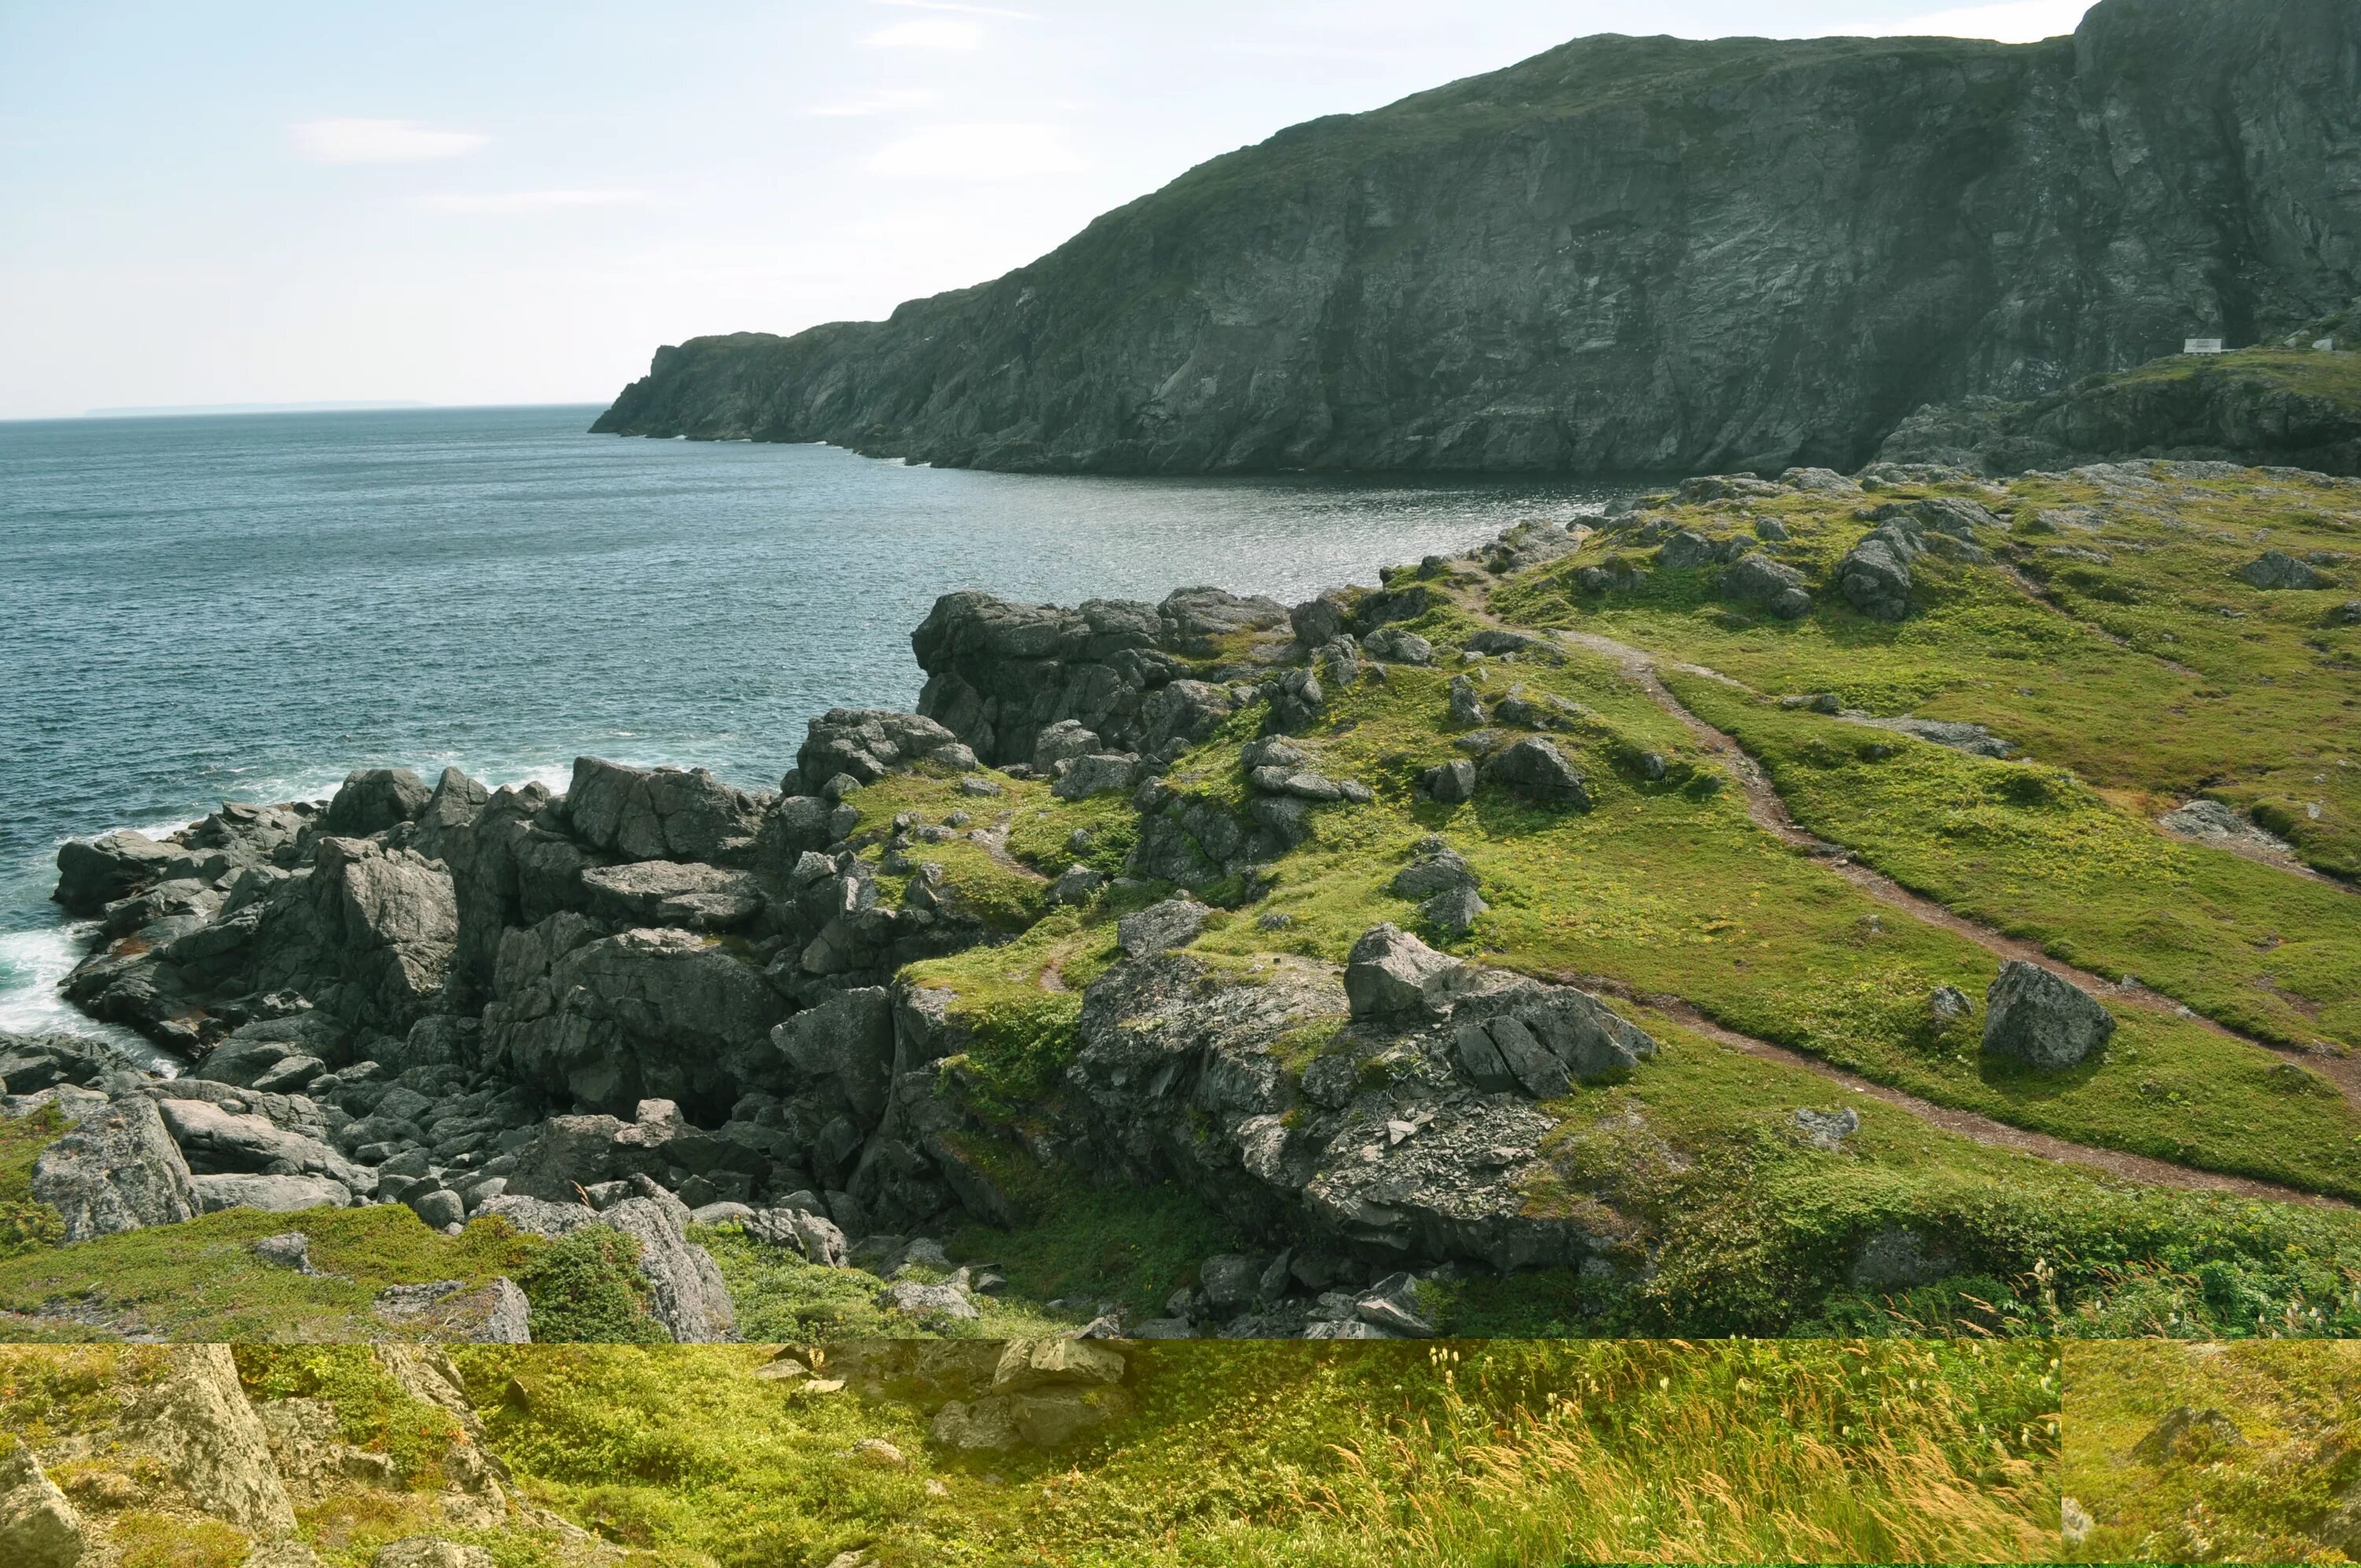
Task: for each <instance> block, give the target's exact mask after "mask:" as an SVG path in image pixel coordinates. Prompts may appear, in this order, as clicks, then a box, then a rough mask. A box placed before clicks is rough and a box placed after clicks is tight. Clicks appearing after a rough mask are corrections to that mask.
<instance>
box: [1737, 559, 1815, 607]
mask: <svg viewBox="0 0 2361 1568" xmlns="http://www.w3.org/2000/svg"><path fill="white" fill-rule="evenodd" d="M1721 592H1722V594H1723V595H1724V596H1725V597H1726V598H1734V599H1737V600H1739V601H1741V603H1745V604H1753V605H1760V606H1762V607H1763V609H1767V610H1769V611H1770V612H1771V613H1772V614H1773V615H1775V616H1777V617H1779V619H1780V620H1795V619H1796V618H1797V617H1798V616H1803V615H1808V614H1809V613H1811V609H1812V596H1811V594H1810V593H1809V592H1808V591H1807V590H1806V588H1805V587H1804V574H1803V573H1801V572H1798V571H1797V570H1795V567H1793V566H1790V565H1785V564H1784V563H1782V562H1778V561H1774V560H1773V559H1772V558H1771V557H1770V556H1768V555H1765V554H1763V553H1762V552H1761V551H1759V550H1757V551H1750V552H1748V553H1747V554H1743V555H1741V556H1740V557H1739V558H1738V559H1737V560H1735V561H1733V562H1731V563H1730V566H1729V568H1728V569H1727V570H1725V571H1724V572H1723V573H1722V574H1721Z"/></svg>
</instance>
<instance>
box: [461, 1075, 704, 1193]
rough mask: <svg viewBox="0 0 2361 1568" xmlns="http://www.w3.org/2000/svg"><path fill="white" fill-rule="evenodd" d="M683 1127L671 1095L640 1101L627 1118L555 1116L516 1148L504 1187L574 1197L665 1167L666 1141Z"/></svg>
mask: <svg viewBox="0 0 2361 1568" xmlns="http://www.w3.org/2000/svg"><path fill="white" fill-rule="evenodd" d="M685 1130H686V1124H684V1123H683V1122H682V1121H681V1120H680V1116H679V1108H678V1107H677V1106H675V1105H674V1104H673V1103H672V1102H670V1101H667V1100H648V1101H642V1102H641V1103H640V1104H639V1105H638V1106H635V1107H634V1108H633V1120H632V1121H631V1122H628V1123H626V1122H621V1121H619V1120H617V1119H616V1118H615V1117H613V1116H609V1115H606V1114H604V1113H594V1114H590V1115H579V1116H552V1117H550V1118H548V1119H547V1120H546V1121H544V1122H543V1123H542V1124H541V1125H540V1126H539V1127H538V1128H536V1129H535V1130H534V1132H533V1136H532V1137H531V1138H530V1139H528V1140H527V1141H526V1143H525V1145H524V1146H523V1147H522V1148H521V1149H520V1150H518V1151H517V1156H516V1165H515V1166H514V1168H511V1170H510V1172H509V1174H508V1186H507V1188H506V1189H505V1190H506V1191H507V1192H508V1193H509V1194H511V1196H513V1197H518V1198H539V1199H545V1200H547V1201H550V1202H554V1203H573V1202H576V1201H578V1192H579V1190H584V1189H588V1188H593V1187H597V1186H599V1185H600V1184H602V1183H605V1182H609V1181H626V1180H629V1179H631V1177H632V1176H635V1175H644V1174H650V1173H653V1172H654V1171H657V1170H660V1169H662V1168H664V1165H665V1164H666V1163H668V1162H667V1161H666V1158H665V1154H664V1150H665V1146H666V1145H668V1144H669V1143H670V1142H671V1141H672V1139H673V1137H674V1136H675V1135H676V1134H678V1133H681V1132H683V1131H685Z"/></svg>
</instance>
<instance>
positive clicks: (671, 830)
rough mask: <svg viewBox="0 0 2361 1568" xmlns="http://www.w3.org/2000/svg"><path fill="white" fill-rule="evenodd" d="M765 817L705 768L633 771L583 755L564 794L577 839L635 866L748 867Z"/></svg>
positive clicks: (751, 799)
mask: <svg viewBox="0 0 2361 1568" xmlns="http://www.w3.org/2000/svg"><path fill="white" fill-rule="evenodd" d="M762 815H763V813H762V805H761V803H760V802H758V801H757V800H756V799H755V798H754V797H753V796H752V795H748V794H747V793H745V792H744V791H743V790H739V789H733V788H731V787H730V785H728V784H723V783H722V782H721V781H720V780H719V779H717V778H715V777H714V776H713V775H712V774H711V773H708V772H706V771H705V770H704V769H703V768H690V769H686V770H684V769H680V768H633V767H626V766H624V765H622V764H621V763H619V762H601V761H600V760H599V759H598V758H596V757H579V758H577V759H576V760H575V763H574V779H573V782H572V784H569V785H567V787H566V820H567V821H568V822H570V823H571V824H572V825H573V828H574V833H575V836H576V837H577V839H580V840H581V841H582V842H583V843H585V844H588V845H589V846H590V847H591V848H592V849H596V850H609V851H611V852H613V853H615V854H618V855H621V856H623V857H624V858H626V859H628V860H634V861H662V860H674V861H706V862H708V863H709V864H714V865H733V866H734V865H742V864H745V863H747V862H748V861H751V860H752V857H753V853H754V837H755V834H756V832H757V831H758V830H759V828H761V826H762Z"/></svg>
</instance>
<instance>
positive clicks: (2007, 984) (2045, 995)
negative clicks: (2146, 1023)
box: [1983, 959, 2115, 1072]
mask: <svg viewBox="0 0 2361 1568" xmlns="http://www.w3.org/2000/svg"><path fill="white" fill-rule="evenodd" d="M2114 1032H2115V1020H2114V1014H2111V1013H2109V1012H2108V1011H2107V1010H2106V1008H2104V1007H2103V1006H2102V1005H2100V1003H2099V1002H2098V1000H2097V999H2096V998H2094V997H2092V995H2091V993H2090V992H2086V991H2084V990H2083V989H2082V988H2081V987H2080V986H2078V985H2076V984H2074V983H2073V982H2072V981H2068V980H2065V979H2062V978H2060V977H2059V976H2058V975H2056V974H2053V973H2051V972H2050V971H2049V970H2046V969H2043V968H2042V967H2041V966H2040V965H2039V964H2033V963H2026V961H2025V960H2023V959H2008V960H2007V961H2006V962H2004V963H2003V964H2002V965H2001V966H2000V977H1999V978H1998V979H1996V980H1994V981H1993V982H1992V987H1991V989H1990V990H1988V991H1986V992H1984V1038H1983V1047H1984V1049H1985V1050H1986V1051H1988V1052H1990V1053H1992V1054H1993V1055H1994V1056H2000V1057H2006V1058H2011V1059H2013V1060H2015V1061H2021V1062H2023V1063H2025V1064H2026V1066H2028V1067H2033V1068H2037V1069H2041V1070H2043V1071H2048V1072H2055V1071H2058V1070H2059V1069H2064V1068H2070V1067H2073V1066H2075V1065H2077V1064H2078V1063H2080V1062H2081V1061H2082V1060H2083V1059H2084V1058H2087V1057H2089V1056H2090V1054H2091V1053H2092V1051H2095V1050H2097V1049H2098V1048H2099V1047H2102V1046H2103V1045H2105V1044H2106V1043H2107V1038H2108V1036H2111V1035H2113V1034H2114Z"/></svg>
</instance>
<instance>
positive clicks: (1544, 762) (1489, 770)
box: [1477, 735, 1591, 811]
mask: <svg viewBox="0 0 2361 1568" xmlns="http://www.w3.org/2000/svg"><path fill="white" fill-rule="evenodd" d="M1477 773H1478V775H1479V776H1480V777H1481V778H1482V780H1483V782H1485V783H1486V784H1493V785H1496V786H1498V787H1499V788H1501V789H1505V790H1508V791H1509V792H1510V793H1511V794H1514V795H1523V796H1524V797H1525V798H1526V799H1528V800H1532V801H1537V802H1539V803H1541V804H1543V805H1545V806H1572V807H1574V808H1575V809H1576V810H1577V811H1587V810H1589V809H1590V804H1591V801H1590V791H1589V788H1588V787H1587V784H1586V782H1585V781H1584V779H1583V776H1582V773H1581V772H1580V770H1578V769H1577V768H1576V767H1575V765H1574V764H1573V763H1572V762H1567V761H1566V760H1565V753H1564V752H1563V751H1559V750H1558V749H1557V746H1556V745H1555V743H1554V742H1552V741H1549V740H1543V739H1542V738H1541V737H1540V736H1537V735H1529V736H1527V737H1526V738H1525V739H1524V740H1520V741H1518V742H1517V743H1516V744H1515V745H1513V746H1510V747H1508V748H1507V749H1506V750H1504V751H1496V752H1494V753H1493V754H1492V755H1491V756H1489V757H1488V758H1486V759H1485V761H1484V764H1483V766H1482V767H1481V768H1479V769H1478V770H1477Z"/></svg>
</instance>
